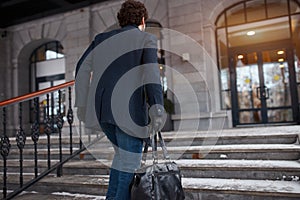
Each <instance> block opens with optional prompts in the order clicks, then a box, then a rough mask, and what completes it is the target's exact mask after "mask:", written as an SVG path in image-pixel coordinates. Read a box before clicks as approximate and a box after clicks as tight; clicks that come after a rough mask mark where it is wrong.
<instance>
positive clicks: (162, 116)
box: [149, 104, 167, 132]
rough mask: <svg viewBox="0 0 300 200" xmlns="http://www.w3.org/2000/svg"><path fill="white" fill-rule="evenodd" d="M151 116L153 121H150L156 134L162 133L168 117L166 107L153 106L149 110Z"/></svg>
mask: <svg viewBox="0 0 300 200" xmlns="http://www.w3.org/2000/svg"><path fill="white" fill-rule="evenodd" d="M149 115H150V119H151V121H150V125H151V128H153V130H154V131H155V132H158V131H161V129H162V128H163V127H164V125H165V122H166V117H167V115H166V113H165V109H164V107H163V106H162V105H159V104H156V105H153V106H151V108H150V110H149Z"/></svg>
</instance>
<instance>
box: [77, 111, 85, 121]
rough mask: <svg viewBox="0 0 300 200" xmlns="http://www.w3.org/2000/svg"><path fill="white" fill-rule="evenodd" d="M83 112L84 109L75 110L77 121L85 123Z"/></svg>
mask: <svg viewBox="0 0 300 200" xmlns="http://www.w3.org/2000/svg"><path fill="white" fill-rule="evenodd" d="M85 112H86V108H85V107H78V108H77V117H78V119H79V121H82V122H85Z"/></svg>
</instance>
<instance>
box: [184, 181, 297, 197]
mask: <svg viewBox="0 0 300 200" xmlns="http://www.w3.org/2000/svg"><path fill="white" fill-rule="evenodd" d="M182 184H183V186H184V188H185V189H190V190H193V189H194V190H199V189H201V190H213V191H227V192H230V191H231V192H243V193H245V192H253V193H256V194H259V193H264V194H266V193H267V194H268V195H270V196H278V195H288V196H297V197H300V184H299V182H296V181H273V180H241V179H217V178H183V179H182Z"/></svg>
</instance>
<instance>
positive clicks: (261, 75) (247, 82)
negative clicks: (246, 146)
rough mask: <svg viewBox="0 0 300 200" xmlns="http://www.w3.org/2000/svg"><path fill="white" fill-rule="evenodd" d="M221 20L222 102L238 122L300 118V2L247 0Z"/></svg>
mask: <svg viewBox="0 0 300 200" xmlns="http://www.w3.org/2000/svg"><path fill="white" fill-rule="evenodd" d="M216 25H217V31H216V36H217V41H218V65H219V69H220V78H221V88H222V98H221V99H223V102H222V107H223V108H224V109H231V110H232V120H233V126H238V125H246V124H272V123H273V124H274V123H276V124H277V123H299V117H300V116H299V106H300V102H299V99H300V98H299V95H300V94H299V92H300V65H299V58H300V48H299V46H300V42H299V41H300V35H299V29H300V6H299V2H298V1H294V0H281V1H274V0H251V1H243V2H241V3H238V4H235V5H233V6H231V7H230V8H228V9H226V10H225V11H224V12H223V13H222V14H221V15H220V16H219V18H218V20H217V22H216Z"/></svg>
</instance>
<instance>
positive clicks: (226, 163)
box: [0, 159, 300, 172]
mask: <svg viewBox="0 0 300 200" xmlns="http://www.w3.org/2000/svg"><path fill="white" fill-rule="evenodd" d="M47 162H48V161H47V160H39V162H38V165H39V167H47ZM55 162H58V160H51V163H55ZM151 162H152V161H151V160H148V161H147V163H149V164H150V163H151ZM160 162H163V161H160ZM175 162H176V163H177V164H178V166H179V167H180V168H182V169H195V170H196V169H200V168H201V169H207V168H209V169H232V170H233V169H239V170H273V171H282V170H286V171H297V172H298V171H300V162H299V161H285V160H232V159H179V160H175ZM19 164H20V161H19V160H18V159H13V160H8V161H7V166H11V167H19ZM0 165H2V161H1V160H0ZM110 165H111V161H109V160H79V161H69V162H67V163H66V164H64V168H65V169H68V168H75V169H99V168H108V167H109V166H110ZM23 166H24V167H33V166H34V161H33V160H27V159H26V160H24V161H23Z"/></svg>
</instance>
